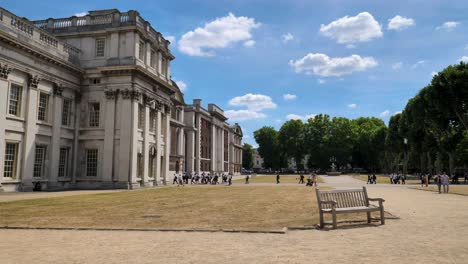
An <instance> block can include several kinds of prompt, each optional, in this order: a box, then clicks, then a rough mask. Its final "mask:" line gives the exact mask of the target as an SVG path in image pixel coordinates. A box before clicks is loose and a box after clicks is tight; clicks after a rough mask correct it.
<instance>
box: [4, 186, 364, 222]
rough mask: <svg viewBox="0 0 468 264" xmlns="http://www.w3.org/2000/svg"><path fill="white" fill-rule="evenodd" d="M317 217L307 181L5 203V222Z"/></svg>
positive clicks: (304, 219) (289, 219)
mask: <svg viewBox="0 0 468 264" xmlns="http://www.w3.org/2000/svg"><path fill="white" fill-rule="evenodd" d="M283 178H284V177H283ZM362 218H363V219H364V216H362ZM317 223H318V211H317V202H316V198H315V189H314V188H306V187H304V186H281V187H276V186H230V187H226V186H197V187H193V188H188V187H180V188H178V187H174V188H162V189H152V190H141V191H125V192H115V193H105V194H89V195H79V196H68V197H56V198H47V199H34V200H22V201H15V202H5V203H0V226H20V227H96V228H159V229H164V228H170V229H189V228H190V229H238V230H239V229H242V230H271V229H274V230H277V229H281V228H283V227H288V226H310V225H315V224H317Z"/></svg>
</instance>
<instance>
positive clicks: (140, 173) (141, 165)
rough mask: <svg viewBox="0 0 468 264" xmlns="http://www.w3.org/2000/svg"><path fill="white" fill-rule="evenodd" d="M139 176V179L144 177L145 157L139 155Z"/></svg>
mask: <svg viewBox="0 0 468 264" xmlns="http://www.w3.org/2000/svg"><path fill="white" fill-rule="evenodd" d="M137 175H138V177H139V178H142V177H143V155H142V154H141V153H138V154H137Z"/></svg>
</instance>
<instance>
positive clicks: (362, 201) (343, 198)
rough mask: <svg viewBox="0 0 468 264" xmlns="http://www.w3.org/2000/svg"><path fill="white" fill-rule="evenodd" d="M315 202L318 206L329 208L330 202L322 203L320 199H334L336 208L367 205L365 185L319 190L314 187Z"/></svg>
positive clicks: (330, 206)
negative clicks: (355, 187) (352, 187)
mask: <svg viewBox="0 0 468 264" xmlns="http://www.w3.org/2000/svg"><path fill="white" fill-rule="evenodd" d="M316 194H317V202H318V204H319V208H322V209H331V208H332V205H331V204H324V203H322V201H335V202H336V208H349V207H359V206H369V200H368V199H367V198H368V197H367V190H366V187H362V189H352V190H331V191H321V190H319V189H316Z"/></svg>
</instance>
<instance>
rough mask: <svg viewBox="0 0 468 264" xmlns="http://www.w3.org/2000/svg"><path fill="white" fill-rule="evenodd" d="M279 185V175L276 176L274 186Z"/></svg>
mask: <svg viewBox="0 0 468 264" xmlns="http://www.w3.org/2000/svg"><path fill="white" fill-rule="evenodd" d="M279 183H280V175H279V173H278V174H277V175H276V184H279Z"/></svg>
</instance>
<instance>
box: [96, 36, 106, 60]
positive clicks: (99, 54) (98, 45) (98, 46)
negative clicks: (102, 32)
mask: <svg viewBox="0 0 468 264" xmlns="http://www.w3.org/2000/svg"><path fill="white" fill-rule="evenodd" d="M101 41H102V42H101ZM95 43H96V57H97V58H103V57H105V55H106V38H97V39H96V42H95ZM101 44H102V45H101ZM101 46H102V49H101Z"/></svg>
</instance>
